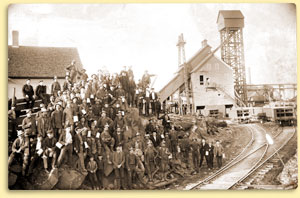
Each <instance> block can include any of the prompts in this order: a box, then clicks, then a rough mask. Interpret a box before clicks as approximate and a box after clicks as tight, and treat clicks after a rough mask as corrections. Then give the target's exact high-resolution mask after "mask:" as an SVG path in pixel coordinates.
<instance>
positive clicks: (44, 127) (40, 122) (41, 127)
mask: <svg viewBox="0 0 300 198" xmlns="http://www.w3.org/2000/svg"><path fill="white" fill-rule="evenodd" d="M51 129H52V125H51V119H50V118H49V117H48V113H47V109H45V108H43V109H42V116H41V117H39V118H38V119H37V131H38V134H39V135H40V136H41V137H42V138H46V136H47V131H48V130H51Z"/></svg>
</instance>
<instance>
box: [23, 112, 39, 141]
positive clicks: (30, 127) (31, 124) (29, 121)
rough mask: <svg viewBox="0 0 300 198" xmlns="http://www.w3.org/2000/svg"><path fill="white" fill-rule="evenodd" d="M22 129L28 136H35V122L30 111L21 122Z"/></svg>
mask: <svg viewBox="0 0 300 198" xmlns="http://www.w3.org/2000/svg"><path fill="white" fill-rule="evenodd" d="M22 129H23V130H24V131H26V133H28V135H29V136H32V135H36V121H35V118H34V117H33V116H31V110H27V111H26V118H24V119H23V121H22Z"/></svg>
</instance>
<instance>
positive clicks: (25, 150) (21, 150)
mask: <svg viewBox="0 0 300 198" xmlns="http://www.w3.org/2000/svg"><path fill="white" fill-rule="evenodd" d="M17 133H18V138H17V139H15V141H14V143H13V145H12V153H11V154H10V155H9V158H8V168H9V167H10V165H11V163H12V162H13V160H14V158H15V156H16V155H23V156H22V158H23V165H22V175H23V176H24V175H25V171H26V168H27V164H28V160H29V138H28V137H27V135H25V133H24V132H23V131H21V130H20V131H17Z"/></svg>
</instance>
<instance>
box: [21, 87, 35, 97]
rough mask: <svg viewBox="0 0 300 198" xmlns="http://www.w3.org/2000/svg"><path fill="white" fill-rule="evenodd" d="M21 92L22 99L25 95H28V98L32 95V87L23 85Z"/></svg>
mask: <svg viewBox="0 0 300 198" xmlns="http://www.w3.org/2000/svg"><path fill="white" fill-rule="evenodd" d="M22 92H23V96H24V97H25V96H26V95H28V96H29V97H30V96H33V95H34V91H33V87H32V86H31V85H27V84H25V85H24V86H23V88H22Z"/></svg>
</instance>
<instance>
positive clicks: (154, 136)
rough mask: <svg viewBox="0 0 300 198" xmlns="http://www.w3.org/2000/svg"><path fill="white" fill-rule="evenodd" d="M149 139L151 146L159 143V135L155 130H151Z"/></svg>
mask: <svg viewBox="0 0 300 198" xmlns="http://www.w3.org/2000/svg"><path fill="white" fill-rule="evenodd" d="M150 140H151V141H152V143H153V146H154V147H155V148H156V147H158V146H159V145H160V143H161V137H160V136H159V135H157V134H156V131H153V133H152V134H151V135H150Z"/></svg>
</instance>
